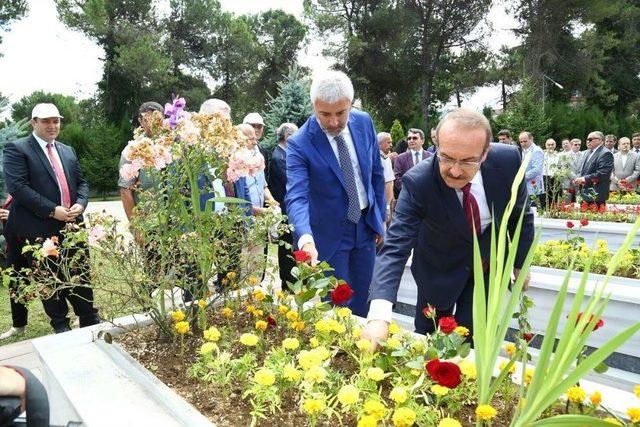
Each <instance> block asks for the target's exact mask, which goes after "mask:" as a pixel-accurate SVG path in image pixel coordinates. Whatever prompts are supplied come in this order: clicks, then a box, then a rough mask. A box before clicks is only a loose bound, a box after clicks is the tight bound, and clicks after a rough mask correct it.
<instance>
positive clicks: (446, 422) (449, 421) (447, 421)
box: [438, 418, 462, 427]
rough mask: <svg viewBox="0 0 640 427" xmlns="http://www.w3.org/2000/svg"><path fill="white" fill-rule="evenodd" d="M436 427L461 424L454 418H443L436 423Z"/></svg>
mask: <svg viewBox="0 0 640 427" xmlns="http://www.w3.org/2000/svg"><path fill="white" fill-rule="evenodd" d="M438 427H462V424H460V421H458V420H456V419H454V418H443V419H441V420H440V422H439V423H438Z"/></svg>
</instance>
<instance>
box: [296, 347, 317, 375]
mask: <svg viewBox="0 0 640 427" xmlns="http://www.w3.org/2000/svg"><path fill="white" fill-rule="evenodd" d="M314 350H315V349H314ZM297 357H298V363H300V366H301V367H302V369H304V370H305V371H307V370H309V369H311V368H313V367H314V366H320V365H321V364H322V358H321V357H320V355H319V354H318V353H316V352H314V351H308V350H302V351H301V352H300V353H298V356H297Z"/></svg>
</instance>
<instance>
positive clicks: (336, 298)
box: [331, 282, 354, 305]
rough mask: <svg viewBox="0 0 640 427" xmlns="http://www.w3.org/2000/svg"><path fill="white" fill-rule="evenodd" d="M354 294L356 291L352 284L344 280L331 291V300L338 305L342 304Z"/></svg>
mask: <svg viewBox="0 0 640 427" xmlns="http://www.w3.org/2000/svg"><path fill="white" fill-rule="evenodd" d="M353 294H354V292H353V289H351V286H349V285H348V284H347V283H346V282H342V283H340V284H338V286H336V288H335V289H334V290H333V291H332V292H331V302H333V303H334V304H336V305H342V304H344V303H346V302H347V301H349V300H350V299H351V297H352V296H353Z"/></svg>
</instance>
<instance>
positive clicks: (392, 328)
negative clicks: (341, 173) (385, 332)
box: [389, 322, 402, 335]
mask: <svg viewBox="0 0 640 427" xmlns="http://www.w3.org/2000/svg"><path fill="white" fill-rule="evenodd" d="M401 331H402V330H401V329H400V326H398V324H397V323H396V322H391V324H390V325H389V334H390V335H394V334H399V333H400V332H401Z"/></svg>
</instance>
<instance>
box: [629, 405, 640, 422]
mask: <svg viewBox="0 0 640 427" xmlns="http://www.w3.org/2000/svg"><path fill="white" fill-rule="evenodd" d="M627 415H628V416H629V419H630V420H631V422H632V423H640V408H629V409H627Z"/></svg>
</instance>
